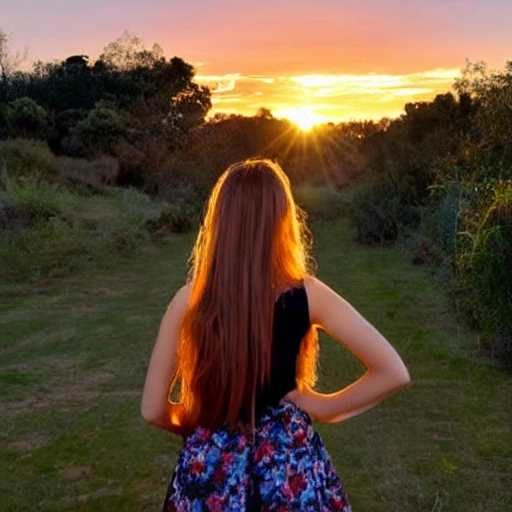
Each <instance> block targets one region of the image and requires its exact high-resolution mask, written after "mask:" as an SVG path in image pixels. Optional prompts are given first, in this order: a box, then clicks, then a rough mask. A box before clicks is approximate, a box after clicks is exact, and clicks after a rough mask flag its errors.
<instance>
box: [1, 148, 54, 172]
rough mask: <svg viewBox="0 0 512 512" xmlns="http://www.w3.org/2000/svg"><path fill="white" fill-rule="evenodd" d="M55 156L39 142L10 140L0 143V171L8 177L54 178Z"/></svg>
mask: <svg viewBox="0 0 512 512" xmlns="http://www.w3.org/2000/svg"><path fill="white" fill-rule="evenodd" d="M54 164H55V155H54V154H53V153H52V152H51V151H50V148H49V147H48V146H47V145H46V144H45V143H43V142H41V141H36V140H28V139H11V140H4V141H0V170H1V169H5V170H6V171H7V172H8V173H9V175H10V176H13V177H15V176H26V175H29V174H32V173H35V172H37V173H39V174H40V175H41V176H43V177H45V178H52V177H54V176H55V166H54Z"/></svg>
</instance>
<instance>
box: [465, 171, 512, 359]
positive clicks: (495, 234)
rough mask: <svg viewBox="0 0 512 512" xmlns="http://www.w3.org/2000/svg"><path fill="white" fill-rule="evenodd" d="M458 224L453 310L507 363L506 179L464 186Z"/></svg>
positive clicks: (510, 244) (509, 246) (510, 254)
mask: <svg viewBox="0 0 512 512" xmlns="http://www.w3.org/2000/svg"><path fill="white" fill-rule="evenodd" d="M482 196H486V197H487V200H486V198H485V197H482ZM459 225H460V231H459V236H458V240H457V245H456V268H457V279H458V288H457V297H458V302H459V306H460V307H461V309H462V311H463V312H464V313H465V314H466V316H467V317H468V318H469V319H470V320H471V322H472V324H473V326H474V327H476V328H478V329H479V330H480V331H481V332H482V334H483V338H484V341H485V343H486V345H487V347H488V348H489V349H490V351H491V352H492V353H493V354H494V355H496V356H498V357H499V358H500V359H502V360H504V361H506V362H508V363H510V364H512V344H511V343H510V340H511V338H512V323H511V320H510V319H511V318H512V272H511V271H510V269H512V181H501V180H499V181H498V182H496V183H495V184H494V185H493V186H492V187H490V186H489V183H487V184H486V186H485V187H481V188H480V190H479V188H478V187H472V188H470V189H469V192H467V194H466V197H465V207H464V208H462V209H461V217H460V218H459Z"/></svg>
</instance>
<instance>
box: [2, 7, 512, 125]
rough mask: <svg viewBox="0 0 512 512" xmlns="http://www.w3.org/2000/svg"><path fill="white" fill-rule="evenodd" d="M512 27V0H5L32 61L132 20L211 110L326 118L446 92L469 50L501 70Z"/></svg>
mask: <svg viewBox="0 0 512 512" xmlns="http://www.w3.org/2000/svg"><path fill="white" fill-rule="evenodd" d="M511 27H512V1H511V0H316V1H312V0H310V1H307V2H306V1H303V0H294V1H292V0H287V1H283V0H258V1H246V0H239V1H234V0H233V1H208V0H110V1H109V0H44V1H42V0H0V28H1V29H2V30H3V31H4V32H6V33H7V34H9V35H10V36H11V49H12V50H13V51H19V52H21V53H22V52H23V50H24V48H27V49H28V60H27V61H26V63H25V66H28V65H29V64H30V62H31V61H34V60H37V59H41V60H43V61H48V60H53V59H65V58H66V57H68V56H70V55H76V54H86V55H88V56H89V57H90V59H91V60H94V59H96V58H97V57H98V56H99V54H100V53H101V50H102V49H103V48H104V47H105V46H106V45H107V44H108V43H110V42H112V41H114V40H115V39H117V38H118V37H119V36H120V35H121V34H122V33H123V32H124V31H125V30H128V31H129V32H130V33H133V34H135V35H137V36H139V37H140V38H141V39H142V40H143V41H144V42H145V43H146V45H147V46H148V47H150V46H151V45H152V44H153V43H158V44H160V45H161V46H162V47H163V49H164V52H165V54H166V56H167V57H171V56H173V55H177V56H179V57H182V58H183V59H184V60H186V61H187V62H189V63H191V64H193V65H194V66H195V68H196V72H197V79H198V80H199V81H200V82H201V83H205V84H208V85H210V86H212V87H213V88H214V89H215V92H214V95H213V100H214V109H213V111H212V113H215V112H226V113H241V114H247V115H252V114H254V113H255V112H256V111H257V109H258V108H259V107H266V108H269V109H270V110H271V111H272V112H273V113H274V115H276V116H277V117H290V118H294V117H297V116H298V115H299V116H300V115H302V116H305V117H306V118H308V119H311V120H314V121H319V122H320V121H334V122H337V121H342V120H348V119H370V118H373V119H379V118H381V117H384V116H388V117H395V116H397V115H399V114H400V113H401V111H402V110H403V105H404V104H405V103H406V102H409V101H420V100H429V99H431V98H433V97H434V96H435V94H436V93H438V92H447V91H449V90H450V88H451V84H452V83H453V79H454V78H455V77H456V76H457V74H458V73H459V71H460V68H461V67H462V66H463V65H464V61H465V59H466V58H469V60H471V61H477V60H484V61H486V62H487V63H488V64H489V66H490V67H491V68H497V69H502V68H503V67H504V65H505V62H506V61H507V60H512V30H511ZM298 109H299V110H298Z"/></svg>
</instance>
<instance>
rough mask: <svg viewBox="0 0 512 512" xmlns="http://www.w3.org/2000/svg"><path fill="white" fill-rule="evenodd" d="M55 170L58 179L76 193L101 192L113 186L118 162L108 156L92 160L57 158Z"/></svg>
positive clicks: (117, 172) (117, 171)
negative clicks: (71, 187)
mask: <svg viewBox="0 0 512 512" xmlns="http://www.w3.org/2000/svg"><path fill="white" fill-rule="evenodd" d="M55 170H56V173H57V174H58V176H59V178H60V179H61V180H62V181H64V182H65V183H68V184H70V185H71V186H73V187H74V188H76V189H77V190H78V191H85V192H89V193H91V192H102V190H103V188H104V187H105V185H106V186H113V185H114V184H115V182H116V180H117V176H118V174H119V162H118V161H117V160H116V159H115V158H112V157H109V156H101V157H99V158H96V159H94V160H86V159H82V158H70V157H63V156H61V157H58V158H57V159H56V160H55Z"/></svg>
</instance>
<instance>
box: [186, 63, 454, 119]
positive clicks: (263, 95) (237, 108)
mask: <svg viewBox="0 0 512 512" xmlns="http://www.w3.org/2000/svg"><path fill="white" fill-rule="evenodd" d="M459 73H460V71H459V69H458V68H457V69H455V68H451V69H443V68H438V69H431V70H426V71H422V72H415V73H406V74H383V73H364V74H355V73H346V74H327V73H323V74H319V73H316V74H300V75H286V76H265V75H244V74H241V73H231V74H226V75H198V76H197V77H196V79H197V81H198V82H199V83H201V84H204V85H208V86H210V87H211V88H212V91H213V105H214V108H213V110H212V112H211V114H212V115H213V114H215V113H217V112H224V113H237V114H243V115H253V114H254V113H255V112H256V111H257V110H258V108H260V107H265V108H269V109H270V110H271V111H272V112H273V113H274V114H275V115H276V116H278V117H279V116H280V115H282V117H289V116H288V115H287V114H286V113H287V112H288V113H289V112H295V111H296V110H297V109H298V108H303V109H307V111H308V112H310V113H311V115H312V116H314V117H315V119H317V120H318V121H319V122H320V121H333V122H340V121H346V120H350V119H380V118H382V117H396V116H398V115H400V113H401V112H402V111H403V107H404V105H405V103H407V102H411V101H426V100H431V99H433V98H434V96H435V95H436V94H438V93H445V92H448V91H450V90H451V86H452V84H453V81H454V79H455V78H456V77H457V76H458V75H459Z"/></svg>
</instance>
